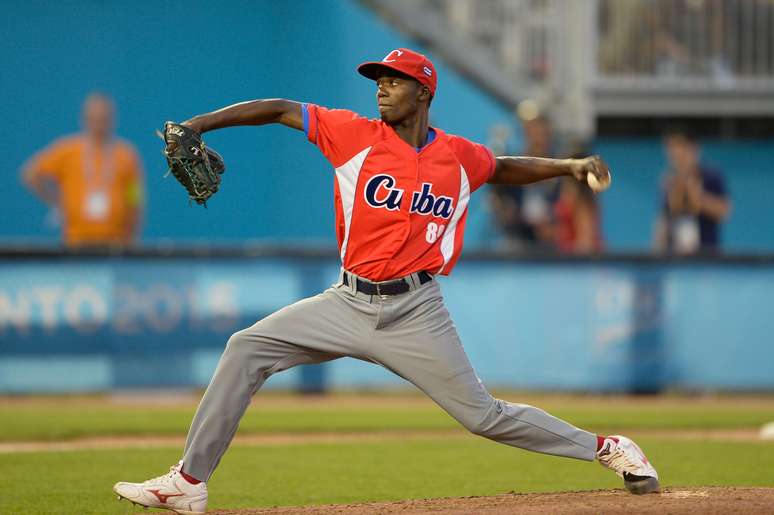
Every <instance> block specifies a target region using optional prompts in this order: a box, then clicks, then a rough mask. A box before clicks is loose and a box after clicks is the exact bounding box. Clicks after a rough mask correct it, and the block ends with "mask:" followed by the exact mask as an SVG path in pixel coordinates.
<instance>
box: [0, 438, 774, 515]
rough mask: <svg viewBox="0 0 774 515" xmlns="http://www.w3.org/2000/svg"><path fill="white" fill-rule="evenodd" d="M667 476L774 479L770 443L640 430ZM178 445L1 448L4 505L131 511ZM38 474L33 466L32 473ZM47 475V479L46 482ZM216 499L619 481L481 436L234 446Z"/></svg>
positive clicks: (691, 480) (489, 491) (260, 502)
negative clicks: (123, 497) (649, 435)
mask: <svg viewBox="0 0 774 515" xmlns="http://www.w3.org/2000/svg"><path fill="white" fill-rule="evenodd" d="M640 443H641V444H642V445H643V447H645V448H646V449H647V450H648V454H649V456H650V457H651V459H652V460H653V462H654V463H656V464H657V465H658V467H659V470H660V473H661V475H662V479H663V483H664V484H665V485H667V486H669V485H675V486H690V485H738V486H745V485H746V486H774V476H772V475H771V474H766V473H763V472H764V471H767V470H774V445H771V444H764V443H752V442H751V443H738V442H735V443H725V442H723V443H721V442H679V443H676V442H666V441H661V440H658V439H646V440H644V441H642V442H640ZM178 457H179V449H153V450H147V451H137V450H104V451H82V452H60V453H31V454H6V455H0V464H1V465H0V484H2V488H1V489H0V513H3V514H25V515H28V514H37V513H63V514H64V513H67V514H72V513H79V514H81V513H82V514H87V513H95V514H96V513H100V514H113V513H115V514H127V513H134V511H133V510H132V509H131V507H130V505H129V504H128V503H126V502H123V503H119V502H118V501H117V500H116V499H115V497H114V496H113V495H112V494H111V490H110V488H111V486H112V484H113V483H114V482H115V481H118V480H143V479H147V478H148V477H149V476H151V475H158V474H161V473H162V472H164V471H165V470H166V468H167V467H168V466H169V465H170V464H172V463H174V462H175V461H176V460H177V459H178ZM31 478H35V479H34V481H33V480H32V479H31ZM40 485H45V488H40ZM209 486H210V493H211V497H210V508H212V509H217V508H239V507H263V506H274V505H306V504H325V503H339V502H358V501H372V500H398V499H408V498H425V497H450V496H469V495H494V494H498V493H504V492H508V491H514V490H515V491H518V492H541V491H561V490H581V489H596V488H620V487H621V484H620V482H619V480H618V478H617V477H616V476H615V475H614V474H612V473H611V472H609V471H606V470H604V469H602V468H601V467H599V465H597V464H595V463H586V462H581V461H576V460H568V459H562V458H556V457H551V456H542V455H538V454H533V453H528V452H524V451H520V450H517V449H511V448H508V447H506V446H503V445H499V444H496V443H493V442H489V441H486V440H483V439H477V438H474V437H470V438H467V439H463V440H455V441H443V440H440V441H405V442H396V441H385V442H372V443H367V444H348V443H336V444H315V445H311V444H309V445H287V446H285V445H278V446H268V447H242V446H235V447H233V448H232V449H230V451H229V452H228V453H227V454H226V456H225V458H224V459H223V462H222V463H221V466H220V467H219V469H218V471H217V472H216V474H215V476H214V477H213V478H212V481H211V482H210V485H209Z"/></svg>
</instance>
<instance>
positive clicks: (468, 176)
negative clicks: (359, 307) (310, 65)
mask: <svg viewBox="0 0 774 515" xmlns="http://www.w3.org/2000/svg"><path fill="white" fill-rule="evenodd" d="M303 116H304V131H305V132H306V134H307V137H308V138H309V141H311V142H312V143H314V144H315V145H317V147H318V148H319V149H320V151H322V153H323V155H324V156H325V157H326V158H327V159H328V161H330V163H331V164H332V165H333V168H334V169H335V171H336V177H335V185H334V195H335V205H336V237H337V239H338V243H339V250H340V254H341V261H342V264H343V266H344V268H345V269H346V270H349V271H350V272H352V273H354V274H357V275H359V276H361V277H365V278H367V279H370V280H372V281H386V280H389V279H395V278H397V277H402V276H405V275H408V274H411V273H413V272H419V271H422V270H426V271H428V272H430V273H433V274H443V275H448V274H449V272H451V270H452V268H453V267H454V265H455V263H456V262H457V259H458V258H459V255H460V252H461V251H462V240H463V232H464V230H465V218H466V215H467V210H468V201H469V200H470V194H471V193H472V192H474V191H475V190H477V189H478V188H479V187H481V185H482V184H484V183H485V182H486V181H487V180H488V179H489V178H490V177H491V176H492V173H494V165H495V161H494V156H493V155H492V153H491V152H490V151H489V150H488V149H487V148H486V147H484V146H483V145H479V144H476V143H473V142H471V141H469V140H467V139H465V138H462V137H459V136H453V135H451V134H446V133H444V132H443V131H441V130H439V129H431V131H430V137H429V138H428V143H427V144H425V146H424V147H422V148H420V149H417V148H415V147H412V146H411V145H409V144H408V143H406V142H405V141H403V140H402V139H401V138H400V136H398V134H397V133H396V132H395V131H394V130H393V129H392V127H390V126H389V125H387V124H386V123H384V122H382V121H381V120H369V119H367V118H364V117H362V116H359V115H358V114H356V113H353V112H352V111H347V110H343V109H326V108H324V107H320V106H316V105H312V104H304V106H303Z"/></svg>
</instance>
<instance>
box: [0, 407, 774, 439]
mask: <svg viewBox="0 0 774 515" xmlns="http://www.w3.org/2000/svg"><path fill="white" fill-rule="evenodd" d="M535 404H537V405H539V406H540V407H542V408H544V409H546V410H547V411H549V412H550V413H552V414H554V415H556V416H558V417H560V418H563V419H565V420H568V421H570V422H572V423H573V424H575V425H577V426H579V427H583V428H586V429H588V430H591V431H597V432H608V431H613V432H624V431H627V430H632V429H744V428H757V427H760V426H761V425H762V424H764V423H766V422H770V421H774V403H772V402H768V403H764V404H763V405H762V406H761V405H750V404H748V403H740V404H739V405H734V404H733V403H728V402H724V403H721V404H719V405H713V404H711V403H710V404H708V403H706V402H698V403H696V402H692V401H691V400H690V399H686V400H685V402H684V403H682V404H679V403H678V404H676V403H669V404H666V405H662V404H660V403H659V402H658V401H654V402H648V403H633V404H632V405H624V404H622V403H621V402H616V403H615V404H613V405H606V404H605V403H604V402H602V403H588V402H581V403H580V405H578V403H577V402H574V401H572V400H562V401H555V400H554V401H551V400H549V401H547V402H546V403H538V402H536V403H535ZM194 410H195V407H194V406H183V407H175V406H159V405H151V406H146V407H143V406H137V405H135V404H132V405H116V404H115V403H110V402H105V403H92V404H84V403H78V402H68V401H66V400H64V401H62V402H60V403H56V402H46V403H44V404H34V403H33V404H30V405H25V404H19V403H8V404H0V441H5V442H9V441H19V440H62V439H72V438H78V437H88V436H109V435H171V434H185V432H186V431H187V429H188V426H189V424H190V422H191V419H192V417H193V413H194ZM457 427H458V425H457V423H456V422H455V421H454V420H453V419H452V418H451V417H449V416H448V415H446V414H445V413H444V412H443V411H442V410H441V409H440V408H438V407H436V406H435V405H433V404H430V403H428V404H424V403H420V404H417V403H410V404H409V405H407V406H395V405H386V406H376V407H371V406H369V405H368V403H364V405H349V406H341V405H336V404H335V403H333V404H332V403H329V402H328V401H325V400H323V401H321V402H320V403H318V404H308V403H305V404H303V405H302V406H297V405H293V404H292V401H290V404H289V405H288V406H286V407H277V406H276V403H273V404H272V405H270V406H261V405H260V401H259V403H258V404H257V405H253V406H252V407H251V408H250V409H249V410H248V412H247V413H246V415H245V417H244V419H243V420H242V423H241V425H240V430H239V431H240V434H250V433H273V432H296V433H303V432H359V431H378V432H390V431H423V430H428V431H430V430H444V429H453V428H457Z"/></svg>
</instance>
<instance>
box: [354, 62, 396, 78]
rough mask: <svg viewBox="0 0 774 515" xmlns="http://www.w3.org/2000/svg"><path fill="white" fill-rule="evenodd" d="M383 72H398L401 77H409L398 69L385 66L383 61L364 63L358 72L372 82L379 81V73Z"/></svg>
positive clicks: (358, 68)
mask: <svg viewBox="0 0 774 515" xmlns="http://www.w3.org/2000/svg"><path fill="white" fill-rule="evenodd" d="M383 70H390V71H394V72H398V73H400V74H401V75H403V76H406V77H408V75H406V72H402V71H400V70H399V69H398V68H393V67H392V66H390V65H389V64H385V63H383V62H381V61H370V62H367V63H363V64H361V65H360V66H358V67H357V72H358V73H359V74H360V75H362V76H363V77H367V78H369V79H371V80H376V79H378V78H379V73H380V72H382V71H383Z"/></svg>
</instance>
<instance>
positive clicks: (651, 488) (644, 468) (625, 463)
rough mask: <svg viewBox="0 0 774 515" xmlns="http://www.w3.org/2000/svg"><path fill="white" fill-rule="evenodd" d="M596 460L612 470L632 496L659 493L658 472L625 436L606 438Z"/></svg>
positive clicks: (640, 450)
mask: <svg viewBox="0 0 774 515" xmlns="http://www.w3.org/2000/svg"><path fill="white" fill-rule="evenodd" d="M597 460H599V463H600V464H601V465H602V466H603V467H606V468H609V469H611V470H614V471H615V473H616V474H618V475H619V476H620V477H622V478H623V480H624V486H625V487H626V489H627V490H629V491H630V492H631V493H633V494H649V493H653V492H658V491H659V488H660V486H659V482H658V472H656V469H655V468H653V465H651V464H650V462H649V461H648V458H646V457H645V453H643V452H642V449H640V448H639V447H638V446H637V444H636V443H634V442H633V441H631V440H630V439H629V438H626V437H625V436H619V435H615V436H606V437H605V440H604V442H603V444H602V448H601V449H599V451H597Z"/></svg>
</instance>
